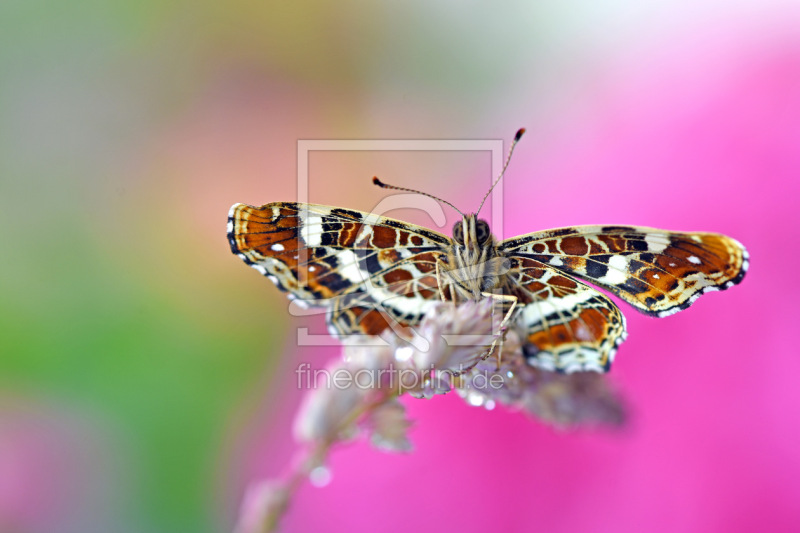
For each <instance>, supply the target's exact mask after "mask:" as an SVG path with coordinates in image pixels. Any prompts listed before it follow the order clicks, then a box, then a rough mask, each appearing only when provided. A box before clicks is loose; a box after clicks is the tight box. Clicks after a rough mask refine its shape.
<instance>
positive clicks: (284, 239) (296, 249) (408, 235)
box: [228, 202, 449, 337]
mask: <svg viewBox="0 0 800 533" xmlns="http://www.w3.org/2000/svg"><path fill="white" fill-rule="evenodd" d="M228 242H229V244H230V247H231V251H232V252H233V253H234V254H236V255H238V256H239V257H240V258H241V259H242V260H243V261H244V262H245V263H247V264H248V265H250V266H251V267H253V268H254V269H256V270H258V271H259V272H260V273H261V274H263V275H265V276H267V277H268V278H269V279H270V280H271V281H272V282H273V283H275V285H277V286H278V288H279V289H281V290H283V291H287V292H289V294H290V298H292V299H295V300H296V301H297V303H299V304H301V305H303V306H308V305H315V306H322V307H327V308H328V309H329V313H328V323H329V327H330V329H331V332H332V333H335V334H337V335H338V336H340V337H343V336H347V335H351V334H355V333H363V334H368V335H377V334H378V333H380V332H381V331H382V330H383V329H386V328H387V327H389V323H388V322H389V321H390V320H395V321H399V322H400V325H401V326H407V325H413V324H415V323H417V322H418V320H419V319H420V318H421V316H424V313H425V312H427V309H428V307H430V306H431V305H432V304H433V302H435V301H436V299H438V298H439V288H438V282H437V278H436V274H435V269H436V262H437V260H439V258H440V257H442V254H443V253H444V251H443V248H444V247H445V246H447V245H448V244H449V239H447V238H446V237H445V236H443V235H441V234H439V233H436V232H434V231H431V230H428V229H425V228H421V227H418V226H414V225H412V224H407V223H404V222H401V221H398V220H393V219H390V218H386V217H381V216H377V215H373V214H370V213H363V212H360V211H354V210H350V209H340V208H335V207H328V206H321V205H312V204H300V203H290V202H276V203H272V204H266V205H263V206H261V207H254V206H250V205H245V204H235V205H234V206H233V207H231V210H230V212H229V215H228Z"/></svg>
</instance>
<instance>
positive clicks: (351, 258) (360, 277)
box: [336, 250, 366, 283]
mask: <svg viewBox="0 0 800 533" xmlns="http://www.w3.org/2000/svg"><path fill="white" fill-rule="evenodd" d="M336 260H337V261H338V262H339V266H338V271H339V274H340V275H341V276H342V277H343V278H345V279H348V280H350V281H352V282H354V283H362V282H363V281H364V280H365V279H366V276H365V275H364V274H363V273H362V272H361V269H360V268H358V258H357V257H356V254H355V253H353V252H351V251H350V250H342V251H340V252H338V253H337V254H336Z"/></svg>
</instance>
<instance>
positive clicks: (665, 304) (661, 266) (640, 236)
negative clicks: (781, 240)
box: [498, 226, 748, 316]
mask: <svg viewBox="0 0 800 533" xmlns="http://www.w3.org/2000/svg"><path fill="white" fill-rule="evenodd" d="M498 249H499V250H500V252H501V253H502V254H504V255H506V256H509V257H523V258H527V259H533V260H536V261H539V262H540V263H544V264H546V265H549V266H552V267H554V268H557V269H558V270H561V271H563V272H567V273H569V274H571V275H574V276H577V277H580V278H582V279H585V280H586V281H589V282H590V283H593V284H596V285H598V286H600V287H603V288H605V289H608V290H609V291H610V292H612V293H613V294H614V295H616V296H618V297H620V298H622V299H623V300H625V301H626V302H627V303H629V304H631V305H632V306H634V307H635V308H636V309H638V310H639V311H642V312H644V313H647V314H650V315H655V316H668V315H671V314H674V313H677V312H678V311H680V310H682V309H686V308H687V307H689V306H690V305H691V304H692V303H694V302H695V301H696V300H697V298H699V297H700V295H702V294H704V293H706V292H711V291H719V290H725V289H727V288H729V287H732V286H733V285H735V284H737V283H739V282H740V281H741V280H742V278H743V277H744V274H745V272H746V271H747V268H748V255H747V251H746V250H745V248H744V247H743V246H742V245H741V244H740V243H739V242H737V241H736V240H734V239H731V238H730V237H726V236H724V235H718V234H714V233H678V232H671V231H665V230H658V229H653V228H642V227H629V226H578V227H573V228H563V229H556V230H548V231H542V232H537V233H531V234H528V235H523V236H521V237H516V238H513V239H508V240H506V241H503V242H502V243H500V245H499V247H498Z"/></svg>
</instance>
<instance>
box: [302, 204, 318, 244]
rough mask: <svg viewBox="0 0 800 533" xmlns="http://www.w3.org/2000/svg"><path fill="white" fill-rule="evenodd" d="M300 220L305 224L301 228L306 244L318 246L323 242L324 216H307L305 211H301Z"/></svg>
mask: <svg viewBox="0 0 800 533" xmlns="http://www.w3.org/2000/svg"><path fill="white" fill-rule="evenodd" d="M300 220H302V222H303V226H302V227H301V228H300V236H301V237H303V241H305V243H306V246H309V247H316V246H319V245H321V244H322V217H320V216H316V215H309V216H308V218H305V213H304V211H302V210H301V211H300Z"/></svg>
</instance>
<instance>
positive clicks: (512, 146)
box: [475, 128, 525, 216]
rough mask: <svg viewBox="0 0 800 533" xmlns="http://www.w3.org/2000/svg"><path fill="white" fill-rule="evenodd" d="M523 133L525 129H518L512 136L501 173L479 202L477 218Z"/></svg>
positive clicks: (498, 181)
mask: <svg viewBox="0 0 800 533" xmlns="http://www.w3.org/2000/svg"><path fill="white" fill-rule="evenodd" d="M524 133H525V128H520V129H519V130H518V131H517V134H516V135H514V141H513V142H512V143H511V148H509V150H508V157H506V162H505V164H504V165H503V170H502V172H500V175H499V176H498V177H497V179H496V180H494V183H492V186H491V187H490V188H489V190H488V191H486V196H484V197H483V200H482V201H481V205H480V206H479V207H478V211H477V212H476V213H475V216H477V215H478V213H480V212H481V209H483V204H484V203H485V202H486V199H487V198H489V195H490V194H491V193H492V191H493V190H494V187H495V185H497V184H498V183H500V179H501V178H502V177H503V175H504V174H505V173H506V169H507V168H508V164H509V163H510V162H511V154H513V153H514V147H515V146H516V145H517V143H518V142H519V140H520V139H521V138H522V135H523V134H524Z"/></svg>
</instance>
